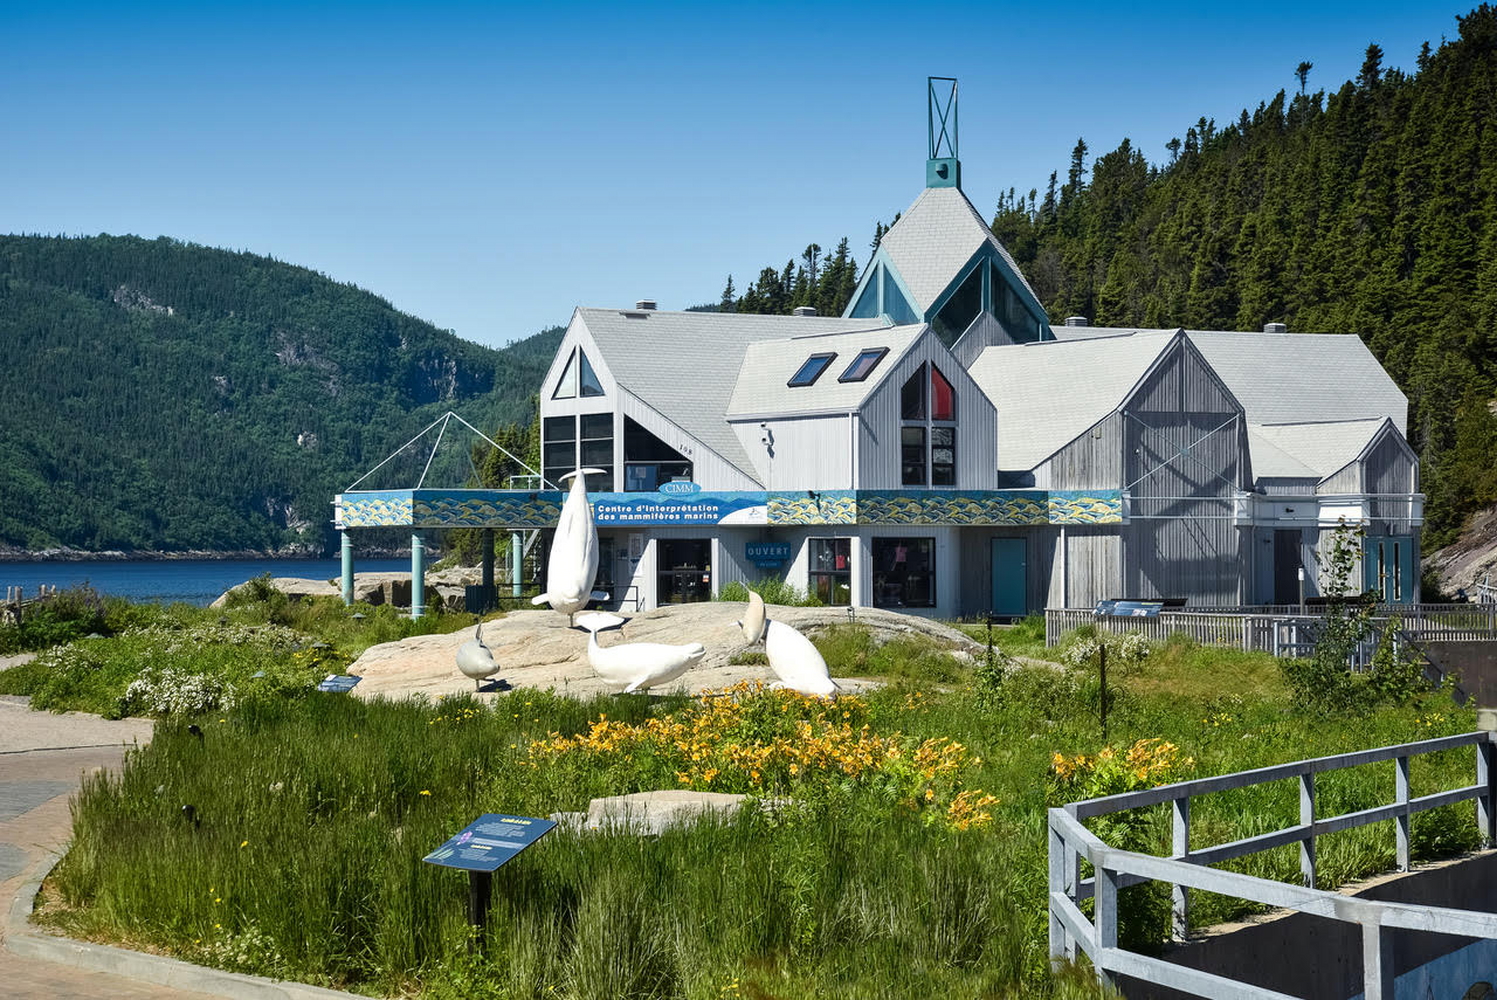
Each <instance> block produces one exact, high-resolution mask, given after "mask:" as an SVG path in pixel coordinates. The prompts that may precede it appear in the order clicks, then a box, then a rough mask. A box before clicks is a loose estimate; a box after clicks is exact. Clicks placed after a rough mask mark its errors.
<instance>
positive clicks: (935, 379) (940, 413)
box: [930, 365, 956, 420]
mask: <svg viewBox="0 0 1497 1000" xmlns="http://www.w3.org/2000/svg"><path fill="white" fill-rule="evenodd" d="M930 418H931V419H932V420H955V419H956V390H955V389H953V388H951V383H950V382H948V381H946V376H945V375H942V374H941V370H940V369H939V368H937V367H936V366H935V365H931V366H930Z"/></svg>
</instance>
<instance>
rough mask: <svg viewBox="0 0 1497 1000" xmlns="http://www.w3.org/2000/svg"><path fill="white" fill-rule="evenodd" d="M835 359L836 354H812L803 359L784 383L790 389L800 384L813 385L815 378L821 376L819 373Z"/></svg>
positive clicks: (798, 386) (797, 387) (799, 386)
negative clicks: (803, 361) (802, 362)
mask: <svg viewBox="0 0 1497 1000" xmlns="http://www.w3.org/2000/svg"><path fill="white" fill-rule="evenodd" d="M836 359H837V355H836V354H834V353H833V354H813V355H811V356H810V357H809V358H807V359H806V360H805V363H804V364H802V365H801V366H800V367H799V368H797V369H796V371H795V374H794V375H792V376H790V381H789V382H786V383H785V384H786V385H788V386H789V387H790V388H792V389H799V388H801V387H802V386H807V385H815V384H816V380H817V379H819V378H821V373H822V372H824V371H826V370H827V368H828V367H829V366H830V365H831V363H832V362H833V361H835V360H836Z"/></svg>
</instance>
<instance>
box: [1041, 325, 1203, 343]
mask: <svg viewBox="0 0 1497 1000" xmlns="http://www.w3.org/2000/svg"><path fill="white" fill-rule="evenodd" d="M1178 329H1179V327H1176V326H1172V327H1168V328H1160V329H1151V328H1149V327H1141V326H1066V325H1064V324H1061V325H1060V326H1051V327H1050V332H1051V333H1053V334H1055V339H1056V340H1096V339H1098V338H1099V337H1131V336H1133V335H1134V334H1135V333H1174V332H1175V331H1176V330H1178Z"/></svg>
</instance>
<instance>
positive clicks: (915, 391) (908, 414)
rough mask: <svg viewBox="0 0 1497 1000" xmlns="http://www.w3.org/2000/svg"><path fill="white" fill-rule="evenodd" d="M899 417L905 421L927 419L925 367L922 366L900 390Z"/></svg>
mask: <svg viewBox="0 0 1497 1000" xmlns="http://www.w3.org/2000/svg"><path fill="white" fill-rule="evenodd" d="M899 416H900V418H901V419H903V420H924V419H925V366H924V365H921V366H920V367H919V368H917V369H916V370H915V374H913V375H911V376H910V380H909V381H908V382H906V383H905V384H904V386H903V387H902V388H901V389H900V390H899Z"/></svg>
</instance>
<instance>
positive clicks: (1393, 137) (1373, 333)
mask: <svg viewBox="0 0 1497 1000" xmlns="http://www.w3.org/2000/svg"><path fill="white" fill-rule="evenodd" d="M1457 21H1458V22H1459V37H1457V38H1455V39H1454V40H1451V41H1449V42H1447V43H1444V44H1441V45H1440V47H1439V48H1438V49H1434V50H1431V48H1430V47H1429V45H1428V44H1426V45H1425V46H1424V47H1423V48H1422V49H1421V50H1420V51H1419V52H1418V53H1417V55H1415V53H1412V52H1411V53H1409V54H1410V56H1413V57H1414V58H1413V66H1412V68H1410V69H1408V70H1404V69H1396V68H1388V67H1385V66H1384V53H1383V52H1382V50H1381V49H1380V48H1379V47H1378V46H1377V45H1373V46H1371V47H1369V48H1368V49H1367V52H1366V58H1365V62H1364V64H1363V66H1362V70H1361V73H1360V74H1359V75H1358V78H1357V79H1355V80H1350V81H1347V82H1346V83H1344V84H1342V85H1340V86H1339V87H1338V88H1336V89H1335V91H1334V92H1329V93H1327V92H1325V91H1312V90H1309V89H1308V88H1306V89H1305V90H1303V91H1302V90H1300V88H1299V86H1298V84H1296V85H1295V86H1293V87H1291V89H1290V91H1289V92H1287V93H1286V92H1283V91H1281V92H1280V93H1278V94H1277V95H1275V96H1274V97H1273V98H1272V99H1270V100H1268V101H1265V102H1263V103H1261V104H1259V105H1258V106H1257V107H1256V108H1254V109H1253V110H1251V111H1246V110H1245V111H1243V112H1242V114H1241V116H1240V117H1239V118H1238V120H1237V121H1235V122H1232V123H1230V124H1227V125H1224V126H1219V125H1217V124H1216V123H1215V122H1212V121H1210V120H1207V119H1202V120H1201V121H1199V122H1197V123H1196V124H1195V125H1194V126H1193V127H1191V128H1189V129H1188V130H1187V131H1186V132H1185V135H1184V137H1183V139H1181V140H1176V141H1174V142H1171V143H1170V145H1169V147H1168V148H1167V150H1166V151H1165V153H1166V154H1167V157H1166V159H1165V162H1164V163H1163V164H1162V165H1160V166H1151V165H1150V163H1149V162H1148V161H1147V160H1146V158H1145V156H1144V154H1143V152H1141V151H1140V150H1138V149H1136V148H1135V147H1134V146H1133V145H1132V144H1131V143H1129V142H1127V141H1124V142H1123V144H1122V145H1120V146H1119V147H1118V148H1117V149H1115V150H1112V151H1111V152H1109V153H1106V154H1104V155H1102V156H1100V157H1097V159H1096V161H1095V163H1094V164H1093V165H1092V166H1091V169H1090V170H1089V171H1088V169H1087V159H1086V157H1087V148H1086V145H1085V143H1084V142H1080V143H1078V144H1077V146H1076V149H1075V152H1074V153H1073V156H1072V161H1071V164H1070V168H1069V170H1068V171H1067V173H1066V175H1065V176H1064V178H1059V177H1057V176H1056V175H1052V176H1051V180H1050V184H1049V187H1048V190H1046V191H1045V192H1044V194H1043V195H1041V194H1040V193H1039V192H1038V191H1031V192H1029V193H1028V194H1027V195H1024V194H1015V193H1014V192H1010V193H1009V194H1008V195H1007V196H1006V197H1005V198H1004V199H1003V200H1002V201H1001V202H1000V204H999V206H998V211H997V215H996V217H995V218H994V221H993V231H994V232H995V233H996V234H997V235H998V237H999V238H1000V239H1001V240H1002V241H1003V242H1004V243H1005V244H1006V245H1007V246H1008V248H1009V249H1010V250H1011V251H1012V252H1013V254H1014V256H1015V257H1016V258H1017V259H1018V261H1019V263H1020V265H1021V266H1022V267H1023V269H1024V272H1025V274H1026V275H1027V276H1028V277H1029V280H1030V281H1031V282H1032V283H1033V285H1034V287H1035V290H1036V291H1037V292H1038V293H1039V295H1040V297H1041V300H1042V301H1043V302H1044V303H1045V305H1046V306H1047V308H1048V309H1049V311H1050V315H1051V318H1052V319H1053V320H1056V321H1059V320H1060V319H1061V318H1062V317H1065V316H1069V315H1082V316H1087V317H1090V318H1091V319H1092V320H1093V321H1094V322H1096V323H1097V324H1098V325H1103V326H1117V325H1128V324H1139V325H1143V326H1150V327H1172V326H1185V327H1191V328H1207V329H1229V330H1232V329H1235V330H1257V329H1262V326H1263V324H1264V323H1267V322H1282V323H1287V324H1288V326H1289V329H1290V330H1292V331H1301V332H1334V333H1342V332H1355V333H1358V334H1360V335H1361V336H1362V337H1363V339H1364V340H1365V341H1366V342H1367V344H1368V345H1369V346H1370V347H1371V348H1372V350H1373V352H1374V353H1375V354H1376V355H1377V357H1378V359H1379V360H1380V361H1382V363H1383V365H1384V366H1385V367H1386V368H1387V369H1388V371H1389V372H1390V373H1391V374H1392V376H1393V377H1394V379H1396V380H1397V381H1398V384H1399V385H1400V386H1402V387H1403V389H1404V391H1405V392H1406V393H1407V394H1408V396H1409V407H1410V413H1409V431H1410V436H1411V437H1412V439H1413V443H1414V446H1415V447H1416V448H1418V449H1419V452H1420V455H1421V456H1422V458H1423V472H1422V475H1423V488H1424V490H1425V491H1426V492H1427V493H1428V495H1429V507H1428V524H1427V533H1426V546H1427V547H1430V548H1432V547H1434V546H1436V545H1439V544H1442V543H1443V542H1445V541H1448V540H1449V539H1450V538H1452V537H1453V535H1454V534H1455V532H1456V531H1457V530H1458V529H1459V527H1460V525H1461V524H1462V522H1463V521H1464V520H1465V518H1466V517H1467V516H1468V515H1469V514H1470V512H1472V511H1473V510H1475V509H1477V508H1479V507H1482V506H1485V505H1487V504H1491V503H1493V502H1494V501H1497V461H1494V459H1497V420H1494V418H1493V416H1492V412H1491V402H1492V398H1493V395H1494V382H1497V328H1494V323H1497V117H1494V115H1497V12H1494V11H1493V9H1492V8H1491V6H1489V5H1486V4H1483V5H1482V6H1481V7H1480V8H1478V9H1476V10H1475V11H1473V12H1471V14H1470V15H1468V16H1466V17H1462V18H1457ZM1284 69H1285V76H1286V77H1289V78H1290V79H1291V80H1292V79H1293V75H1292V73H1291V71H1292V69H1293V68H1292V67H1288V66H1286V67H1284ZM1299 73H1300V74H1302V79H1308V78H1309V77H1310V75H1312V74H1313V67H1312V66H1310V65H1309V64H1305V65H1304V66H1302V67H1301V68H1300V70H1299ZM1057 181H1059V184H1058V185H1057Z"/></svg>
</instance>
